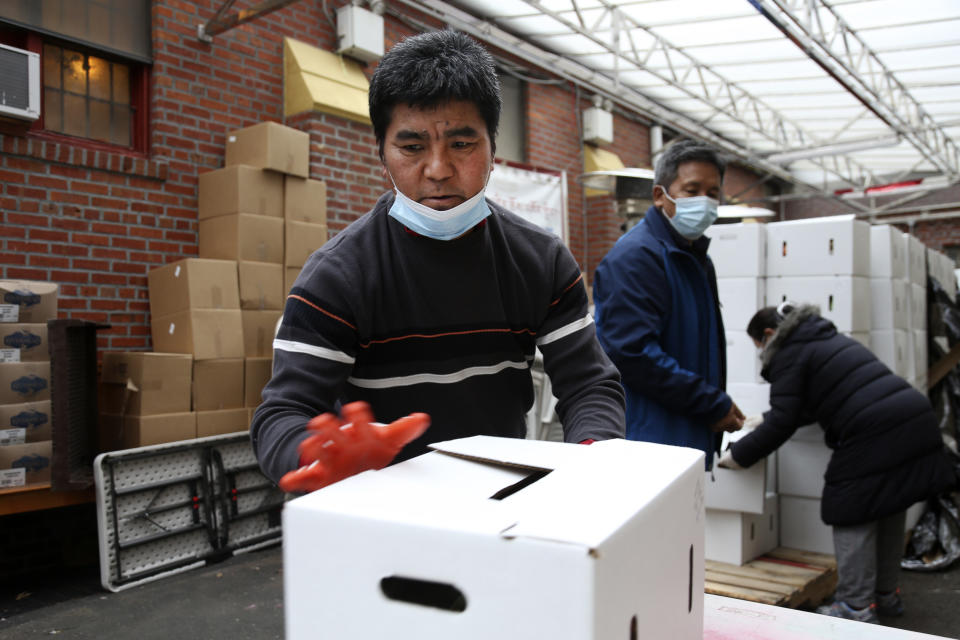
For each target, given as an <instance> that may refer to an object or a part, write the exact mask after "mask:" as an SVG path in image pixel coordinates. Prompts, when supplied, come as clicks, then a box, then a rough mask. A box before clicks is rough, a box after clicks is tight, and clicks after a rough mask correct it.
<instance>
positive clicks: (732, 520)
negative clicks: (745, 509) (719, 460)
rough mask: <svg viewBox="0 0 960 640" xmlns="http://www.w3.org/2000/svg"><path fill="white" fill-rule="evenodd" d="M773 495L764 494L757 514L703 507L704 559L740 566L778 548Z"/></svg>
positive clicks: (778, 517)
mask: <svg viewBox="0 0 960 640" xmlns="http://www.w3.org/2000/svg"><path fill="white" fill-rule="evenodd" d="M778 507H779V500H778V499H777V494H775V493H768V494H767V495H766V496H765V498H764V508H763V511H762V512H761V513H740V512H737V511H722V510H716V509H710V508H709V507H708V508H707V513H706V542H705V546H704V557H705V558H706V559H707V560H714V561H716V562H725V563H727V564H735V565H742V564H745V563H747V562H750V561H751V560H753V559H754V558H757V557H759V556H762V555H763V554H765V553H767V552H769V551H773V550H774V549H776V548H777V547H778V546H780V513H779V508H778Z"/></svg>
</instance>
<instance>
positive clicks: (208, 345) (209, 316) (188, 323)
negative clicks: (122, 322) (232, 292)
mask: <svg viewBox="0 0 960 640" xmlns="http://www.w3.org/2000/svg"><path fill="white" fill-rule="evenodd" d="M241 313H244V312H242V311H240V310H239V309H191V310H188V311H180V312H178V313H171V314H170V315H166V316H160V317H159V318H153V319H152V321H151V323H150V333H151V335H152V337H153V348H154V349H156V350H157V351H163V352H167V353H190V354H192V355H193V358H194V360H213V359H215V358H242V357H243V320H242V318H241V315H240V314H241Z"/></svg>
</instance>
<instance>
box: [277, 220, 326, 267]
mask: <svg viewBox="0 0 960 640" xmlns="http://www.w3.org/2000/svg"><path fill="white" fill-rule="evenodd" d="M326 242H327V225H325V224H310V223H309V222H296V221H294V220H287V221H286V238H285V239H284V247H285V250H284V258H283V264H284V266H287V267H302V266H303V265H304V264H306V262H307V258H309V257H310V254H311V253H313V252H314V251H316V250H317V249H319V248H320V247H322V246H323V245H324V244H325V243H326Z"/></svg>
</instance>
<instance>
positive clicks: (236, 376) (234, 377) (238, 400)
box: [193, 358, 244, 437]
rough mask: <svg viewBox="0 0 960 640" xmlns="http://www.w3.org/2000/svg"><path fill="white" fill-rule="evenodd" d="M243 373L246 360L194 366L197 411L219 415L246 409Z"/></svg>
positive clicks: (197, 362) (227, 360) (198, 361)
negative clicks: (223, 412)
mask: <svg viewBox="0 0 960 640" xmlns="http://www.w3.org/2000/svg"><path fill="white" fill-rule="evenodd" d="M243 371H244V367H243V358H226V359H219V360H197V361H196V362H194V363H193V410H194V411H217V410H221V409H238V408H241V407H243V406H244V405H243ZM198 429H199V424H198ZM197 437H199V436H197Z"/></svg>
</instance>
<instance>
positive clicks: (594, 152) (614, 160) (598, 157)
mask: <svg viewBox="0 0 960 640" xmlns="http://www.w3.org/2000/svg"><path fill="white" fill-rule="evenodd" d="M623 168H624V164H623V160H621V159H620V156H618V155H617V154H615V153H614V152H613V151H607V150H606V149H600V148H599V147H594V146H591V145H589V144H585V145H583V172H584V173H590V172H591V171H611V170H613V169H623ZM605 194H606V192H605V191H600V190H599V189H587V190H586V196H587V197H588V198H589V197H591V196H602V195H605Z"/></svg>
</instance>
